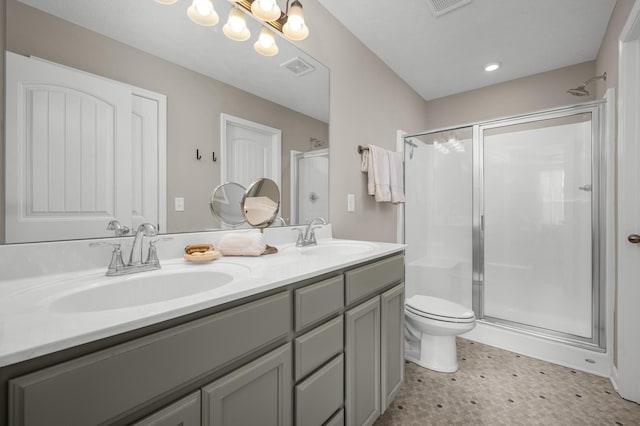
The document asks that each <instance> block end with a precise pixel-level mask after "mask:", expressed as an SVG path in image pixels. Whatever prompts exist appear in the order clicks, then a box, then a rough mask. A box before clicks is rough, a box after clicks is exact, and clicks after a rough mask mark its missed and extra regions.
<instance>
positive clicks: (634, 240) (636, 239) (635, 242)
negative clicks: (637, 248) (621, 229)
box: [627, 234, 640, 244]
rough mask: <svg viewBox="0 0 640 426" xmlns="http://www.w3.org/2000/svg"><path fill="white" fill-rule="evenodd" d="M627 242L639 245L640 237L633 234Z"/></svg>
mask: <svg viewBox="0 0 640 426" xmlns="http://www.w3.org/2000/svg"><path fill="white" fill-rule="evenodd" d="M627 240H629V242H630V243H632V244H638V243H640V235H638V234H631V235H629V236H628V237H627Z"/></svg>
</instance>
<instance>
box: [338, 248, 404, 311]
mask: <svg viewBox="0 0 640 426" xmlns="http://www.w3.org/2000/svg"><path fill="white" fill-rule="evenodd" d="M403 280H404V256H403V255H398V256H394V257H390V258H388V259H384V260H381V261H379V262H376V263H372V264H370V265H366V266H362V267H360V268H356V269H353V270H351V271H347V272H346V273H345V281H346V285H345V287H346V303H347V305H348V304H350V303H352V302H353V301H355V300H358V299H360V298H363V297H365V296H367V295H370V294H373V293H376V292H377V291H379V290H380V289H382V288H384V287H385V286H387V285H389V284H393V283H396V282H400V281H403Z"/></svg>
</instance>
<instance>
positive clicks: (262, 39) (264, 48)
mask: <svg viewBox="0 0 640 426" xmlns="http://www.w3.org/2000/svg"><path fill="white" fill-rule="evenodd" d="M253 48H254V49H255V50H256V52H258V53H259V54H261V55H264V56H273V55H277V54H278V46H277V45H276V40H275V37H274V35H273V32H272V31H271V30H269V29H268V28H264V27H263V28H262V29H261V30H260V36H259V37H258V41H256V42H255V43H254V45H253Z"/></svg>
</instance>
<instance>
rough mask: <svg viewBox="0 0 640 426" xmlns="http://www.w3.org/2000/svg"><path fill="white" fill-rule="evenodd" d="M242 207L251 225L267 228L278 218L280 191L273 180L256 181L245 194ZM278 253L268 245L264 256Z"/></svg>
mask: <svg viewBox="0 0 640 426" xmlns="http://www.w3.org/2000/svg"><path fill="white" fill-rule="evenodd" d="M240 205H241V209H242V216H243V217H244V219H245V221H246V222H247V223H248V224H249V225H251V226H253V227H254V228H260V229H263V228H266V227H268V226H269V225H271V224H272V223H273V221H274V220H275V219H276V217H277V216H278V210H279V209H280V189H279V188H278V185H277V184H276V183H275V182H274V181H272V180H271V179H268V178H261V179H256V180H255V181H254V182H253V183H252V184H251V185H249V188H247V190H246V191H245V192H244V195H243V197H242V201H241V202H240ZM277 252H278V249H276V248H275V247H271V246H269V245H267V249H266V250H265V253H264V254H272V253H277Z"/></svg>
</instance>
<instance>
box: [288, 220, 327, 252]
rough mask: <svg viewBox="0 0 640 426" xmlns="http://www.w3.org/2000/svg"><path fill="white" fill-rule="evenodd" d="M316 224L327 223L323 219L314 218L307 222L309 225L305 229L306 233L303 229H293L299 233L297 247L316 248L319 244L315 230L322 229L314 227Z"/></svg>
mask: <svg viewBox="0 0 640 426" xmlns="http://www.w3.org/2000/svg"><path fill="white" fill-rule="evenodd" d="M316 223H320V224H322V225H326V224H327V221H326V220H324V219H323V218H321V217H314V218H313V219H311V220H309V221H307V224H306V225H305V228H304V233H303V229H302V228H293V229H294V230H295V231H298V239H297V241H296V247H306V246H315V245H317V244H318V242H317V241H316V233H315V230H316V229H318V228H320V227H319V226H314V225H315V224H316Z"/></svg>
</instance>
